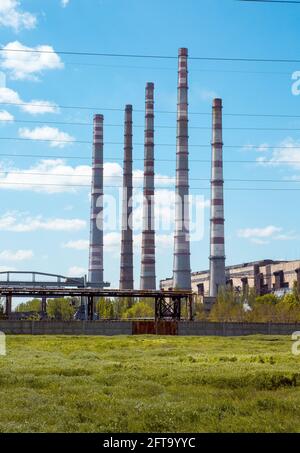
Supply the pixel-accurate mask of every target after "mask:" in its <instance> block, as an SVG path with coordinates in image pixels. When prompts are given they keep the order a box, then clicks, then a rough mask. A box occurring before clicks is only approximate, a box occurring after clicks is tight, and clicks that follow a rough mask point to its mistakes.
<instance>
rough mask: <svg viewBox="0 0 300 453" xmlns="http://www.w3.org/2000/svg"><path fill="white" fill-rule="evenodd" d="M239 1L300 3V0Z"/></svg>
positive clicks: (244, 0)
mask: <svg viewBox="0 0 300 453" xmlns="http://www.w3.org/2000/svg"><path fill="white" fill-rule="evenodd" d="M238 1H239V2H252V3H291V4H300V1H299V0H238Z"/></svg>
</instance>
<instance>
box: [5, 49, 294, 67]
mask: <svg viewBox="0 0 300 453" xmlns="http://www.w3.org/2000/svg"><path fill="white" fill-rule="evenodd" d="M0 52H17V53H18V52H19V53H37V54H57V55H81V56H88V57H113V58H136V59H141V58H145V59H159V60H177V58H178V57H177V56H175V55H147V54H130V53H104V52H102V53H100V52H87V51H86V52H78V51H68V50H57V51H53V50H41V49H39V50H38V49H11V48H9V49H7V48H4V47H1V48H0ZM188 58H189V60H199V61H231V62H233V61H237V62H255V63H300V60H299V59H284V58H243V57H206V56H201V57H199V56H195V57H193V56H190V57H188Z"/></svg>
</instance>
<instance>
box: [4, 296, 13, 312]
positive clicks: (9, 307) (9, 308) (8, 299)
mask: <svg viewBox="0 0 300 453" xmlns="http://www.w3.org/2000/svg"><path fill="white" fill-rule="evenodd" d="M11 312H12V296H11V295H10V294H9V295H7V296H6V300H5V314H6V316H8V317H9V316H10V315H11Z"/></svg>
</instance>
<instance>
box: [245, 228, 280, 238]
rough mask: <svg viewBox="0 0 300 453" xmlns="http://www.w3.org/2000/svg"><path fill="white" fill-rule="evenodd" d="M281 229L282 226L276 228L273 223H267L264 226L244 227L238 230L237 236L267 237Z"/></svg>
mask: <svg viewBox="0 0 300 453" xmlns="http://www.w3.org/2000/svg"><path fill="white" fill-rule="evenodd" d="M280 231H282V228H278V227H276V226H274V225H269V226H267V227H264V228H245V229H241V230H238V236H239V237H241V238H245V239H252V238H269V237H270V236H273V235H274V234H275V233H279V232H280Z"/></svg>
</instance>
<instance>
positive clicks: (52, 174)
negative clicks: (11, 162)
mask: <svg viewBox="0 0 300 453" xmlns="http://www.w3.org/2000/svg"><path fill="white" fill-rule="evenodd" d="M7 173H8V174H10V175H29V176H49V177H51V176H55V177H57V176H59V177H74V178H90V177H91V174H85V175H84V174H74V173H44V172H30V171H12V170H6V171H5V170H1V171H0V174H7ZM103 178H104V179H111V178H121V179H122V178H123V175H104V176H103ZM132 178H133V179H140V180H143V179H144V176H133V177H132ZM155 179H156V180H167V181H168V180H170V183H174V184H175V177H173V176H155ZM172 179H173V181H171V180H172ZM189 180H190V181H210V178H189ZM227 181H230V182H262V183H269V182H272V183H300V179H299V180H286V179H237V178H226V179H225V182H227ZM0 182H1V179H0Z"/></svg>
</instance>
